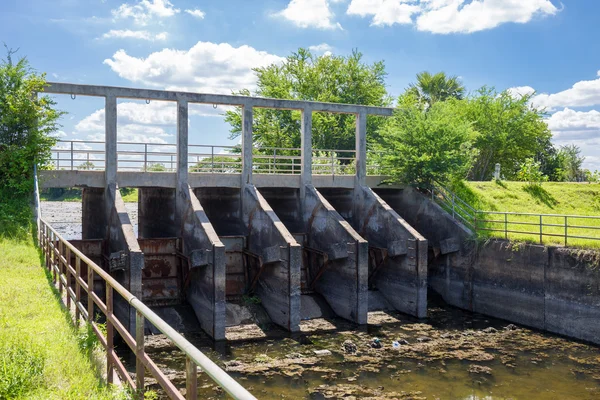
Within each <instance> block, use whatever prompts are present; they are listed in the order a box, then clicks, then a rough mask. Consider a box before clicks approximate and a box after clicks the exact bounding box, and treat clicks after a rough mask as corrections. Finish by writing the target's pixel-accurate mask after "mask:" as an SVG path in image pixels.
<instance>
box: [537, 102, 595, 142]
mask: <svg viewBox="0 0 600 400" xmlns="http://www.w3.org/2000/svg"><path fill="white" fill-rule="evenodd" d="M546 122H547V123H548V127H549V128H550V129H551V130H552V132H553V133H554V136H555V138H556V139H561V140H565V139H569V138H571V139H589V138H599V139H600V112H598V111H596V110H591V111H575V110H572V109H570V108H565V109H564V110H562V111H557V112H555V113H554V114H552V115H551V116H550V118H548V119H547V120H546Z"/></svg>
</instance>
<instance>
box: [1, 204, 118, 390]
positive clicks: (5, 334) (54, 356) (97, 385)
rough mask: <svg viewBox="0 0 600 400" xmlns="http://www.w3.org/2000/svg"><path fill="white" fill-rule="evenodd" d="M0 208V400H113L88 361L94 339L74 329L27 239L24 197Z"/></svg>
mask: <svg viewBox="0 0 600 400" xmlns="http://www.w3.org/2000/svg"><path fill="white" fill-rule="evenodd" d="M3 195H5V196H6V197H2V199H3V200H2V203H0V254H2V256H1V257H0V399H114V398H123V397H126V394H125V392H123V391H121V390H116V389H112V388H108V387H106V386H105V385H104V384H103V383H102V380H101V379H99V377H98V376H97V373H96V370H95V369H94V367H93V365H92V361H91V360H90V357H89V355H90V351H91V350H90V349H91V348H93V347H94V339H93V338H91V337H90V334H89V331H88V329H87V328H86V327H85V326H84V327H82V328H75V327H74V326H73V325H72V323H71V316H70V314H69V312H68V311H67V310H66V309H65V308H64V307H63V306H62V303H61V301H60V297H59V295H58V292H57V291H56V289H55V288H54V286H52V283H51V280H50V275H49V274H48V273H47V272H46V270H45V269H44V268H43V267H42V266H41V265H43V264H42V260H41V256H40V253H39V251H38V249H37V247H36V246H35V245H34V243H33V238H32V234H31V225H32V224H31V212H30V210H29V207H28V205H29V204H28V199H27V198H22V197H21V198H19V197H18V196H12V197H11V196H9V195H8V194H6V193H3Z"/></svg>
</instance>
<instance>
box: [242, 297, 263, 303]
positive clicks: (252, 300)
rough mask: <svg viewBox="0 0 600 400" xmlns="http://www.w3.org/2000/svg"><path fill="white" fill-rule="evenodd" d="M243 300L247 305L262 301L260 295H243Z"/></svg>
mask: <svg viewBox="0 0 600 400" xmlns="http://www.w3.org/2000/svg"><path fill="white" fill-rule="evenodd" d="M242 301H243V302H244V304H246V305H250V304H260V303H261V300H260V297H257V296H256V295H252V296H248V295H243V296H242Z"/></svg>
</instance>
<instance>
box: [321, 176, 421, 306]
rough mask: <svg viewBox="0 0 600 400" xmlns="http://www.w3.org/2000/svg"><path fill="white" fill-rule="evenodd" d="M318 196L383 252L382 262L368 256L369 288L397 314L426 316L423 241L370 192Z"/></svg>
mask: <svg viewBox="0 0 600 400" xmlns="http://www.w3.org/2000/svg"><path fill="white" fill-rule="evenodd" d="M319 192H320V193H321V194H323V196H324V197H326V198H327V200H328V201H329V202H330V203H331V204H332V205H333V206H334V207H335V209H336V210H337V211H338V212H339V213H340V214H341V215H342V216H343V217H344V218H345V219H346V220H347V221H349V222H350V224H351V225H352V227H353V228H354V229H356V231H358V233H359V234H360V235H361V236H362V237H363V238H365V239H366V240H368V242H369V246H370V247H377V248H379V249H384V251H385V252H386V253H387V258H386V259H385V261H384V264H383V265H381V267H379V268H378V269H377V270H375V267H376V265H377V263H379V262H381V261H382V260H381V259H380V258H379V257H380V256H381V254H379V255H377V254H376V253H375V251H371V254H370V255H369V258H370V259H371V260H370V265H369V286H370V288H371V289H377V290H379V291H380V292H381V294H382V295H383V296H384V298H385V299H386V300H387V301H388V302H389V303H390V304H391V305H392V306H393V307H394V308H395V309H396V310H398V311H401V312H404V313H407V314H410V315H414V316H416V317H419V318H423V317H425V316H427V240H426V239H425V238H424V237H423V236H421V235H420V234H419V233H418V232H417V231H416V230H415V229H413V228H412V227H411V226H410V225H409V224H408V223H407V222H406V221H404V219H402V217H400V216H399V215H398V213H396V212H395V211H394V210H392V209H391V208H390V207H389V206H388V205H387V203H385V202H384V201H383V200H382V199H381V198H380V197H379V196H377V195H376V194H375V193H374V192H373V191H372V190H371V189H370V188H368V187H365V186H358V187H357V188H356V189H355V190H344V189H320V190H319Z"/></svg>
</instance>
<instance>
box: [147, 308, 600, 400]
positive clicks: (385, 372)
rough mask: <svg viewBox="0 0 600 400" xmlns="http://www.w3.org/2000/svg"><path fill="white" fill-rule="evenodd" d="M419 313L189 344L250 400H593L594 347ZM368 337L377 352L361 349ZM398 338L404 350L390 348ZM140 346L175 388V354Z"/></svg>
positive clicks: (209, 387)
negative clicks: (216, 344) (346, 326)
mask: <svg viewBox="0 0 600 400" xmlns="http://www.w3.org/2000/svg"><path fill="white" fill-rule="evenodd" d="M429 314H430V317H429V318H428V319H427V320H425V321H423V320H421V321H416V320H414V319H412V318H410V317H408V316H404V315H394V317H395V318H396V319H399V320H400V321H399V322H395V323H389V324H386V323H384V324H381V325H369V326H368V328H367V329H366V330H362V331H361V330H344V331H337V332H329V333H318V334H307V335H301V336H299V337H297V338H279V339H269V340H264V341H261V342H252V343H237V344H230V343H229V344H226V345H224V347H225V348H224V349H221V351H219V352H218V351H215V350H214V349H213V348H212V347H211V346H212V345H211V343H210V341H209V340H207V339H206V338H205V337H204V336H203V335H199V336H194V335H191V336H189V338H190V340H192V341H193V342H195V344H196V345H197V346H198V347H200V348H201V350H202V351H204V352H206V353H207V355H209V357H211V358H212V359H213V360H215V361H217V363H218V364H219V365H221V366H223V367H225V368H226V369H227V370H229V371H230V373H231V374H232V375H233V376H234V377H235V378H236V379H238V381H239V382H240V383H241V384H242V385H243V386H244V387H246V388H247V389H249V390H250V391H251V392H252V393H253V394H254V395H255V396H256V397H257V398H259V399H281V398H292V399H299V398H315V399H320V398H353V397H354V398H380V399H393V398H398V399H598V398H600V353H599V352H598V350H599V349H598V348H597V347H594V346H591V345H586V344H582V343H578V342H575V341H572V340H569V339H565V338H561V337H557V336H554V335H549V334H544V333H541V332H537V331H532V330H529V329H525V328H522V327H516V326H509V328H512V329H506V328H505V327H506V326H508V325H509V323H508V322H505V321H500V320H495V319H492V318H488V317H485V316H481V315H477V314H471V313H468V312H464V311H461V310H458V309H454V308H450V307H446V306H442V307H436V308H431V309H430V310H429ZM490 327H491V328H494V329H496V330H497V331H494V329H490ZM486 328H487V329H486ZM484 329H485V331H484ZM374 337H378V338H379V339H380V340H381V342H382V344H383V347H382V348H380V349H374V348H371V346H370V344H371V341H372V339H373V338H374ZM398 339H404V340H406V341H407V342H408V344H403V345H400V348H399V349H394V348H393V347H392V342H393V341H394V340H398ZM346 340H350V341H351V342H352V343H353V344H355V345H356V346H357V351H358V352H357V353H356V354H348V353H346V352H345V351H344V350H343V349H342V343H343V342H344V341H346ZM151 341H152V340H150V342H151ZM148 347H149V348H148V350H149V351H152V350H153V349H154V350H155V351H157V352H155V353H153V354H152V358H153V359H155V360H156V361H158V364H159V365H160V366H161V367H163V368H165V369H166V370H167V371H168V372H170V374H169V376H170V377H171V379H173V380H174V382H175V383H176V384H177V385H178V386H179V387H185V376H184V374H183V372H181V371H183V368H184V358H183V357H182V356H181V355H180V354H178V352H177V351H173V350H172V349H170V348H163V349H162V350H161V347H160V345H158V346H154V345H152V344H151V345H149V346H148ZM350 347H351V346H350ZM320 349H327V350H330V351H331V353H332V354H331V355H328V356H321V357H318V356H316V355H315V354H314V350H320ZM148 383H151V382H150V381H149V382H148ZM199 386H200V389H199V391H200V395H199V398H203V399H205V398H206V399H210V398H214V399H217V398H227V397H226V395H225V394H223V393H222V392H221V391H220V390H219V389H218V388H216V386H215V385H214V384H213V383H212V381H210V379H209V378H207V377H206V376H204V375H202V374H201V375H200V376H199ZM352 396H353V397H352Z"/></svg>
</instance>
